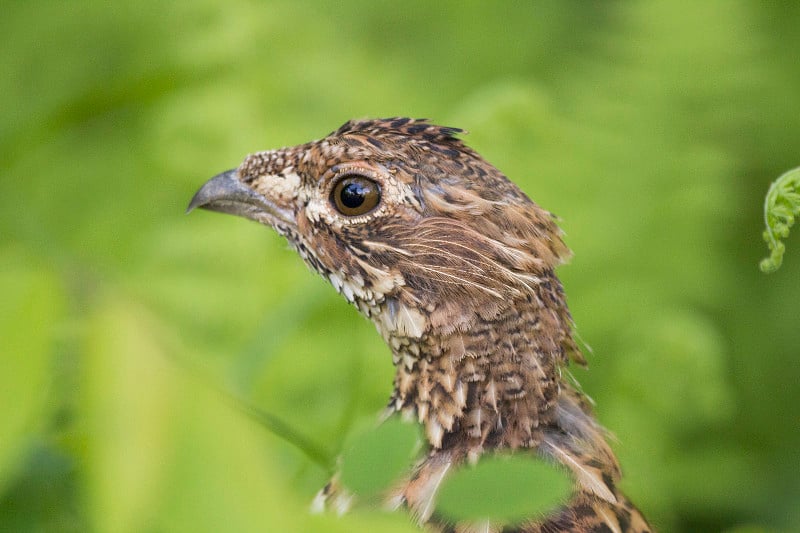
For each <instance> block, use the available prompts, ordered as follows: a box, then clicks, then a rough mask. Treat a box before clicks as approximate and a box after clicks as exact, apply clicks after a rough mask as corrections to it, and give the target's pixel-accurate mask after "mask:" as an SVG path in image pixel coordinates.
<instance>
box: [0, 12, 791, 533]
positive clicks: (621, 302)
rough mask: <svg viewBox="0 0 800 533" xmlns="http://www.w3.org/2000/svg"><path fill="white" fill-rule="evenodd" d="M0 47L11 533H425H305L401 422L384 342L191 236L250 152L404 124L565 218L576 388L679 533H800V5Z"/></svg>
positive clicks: (212, 236) (137, 19)
mask: <svg viewBox="0 0 800 533" xmlns="http://www.w3.org/2000/svg"><path fill="white" fill-rule="evenodd" d="M0 35H2V36H3V46H2V47H0V65H2V71H3V76H2V77H0V102H2V108H3V113H2V118H0V291H2V292H0V294H2V298H0V339H2V343H0V400H1V401H2V405H3V409H2V410H0V530H2V531H21V532H26V531H29V532H33V531H36V532H55V531H59V532H60V531H76V532H77V531H81V532H83V531H98V532H106V531H114V532H123V533H124V532H126V531H130V532H134V531H136V532H138V531H326V532H327V531H332V532H337V531H341V532H356V533H358V532H367V531H387V532H398V533H399V532H411V531H416V529H415V528H414V527H413V526H412V525H411V522H410V520H409V518H408V517H407V516H405V515H404V514H402V513H393V514H387V513H381V512H378V511H375V510H372V511H370V510H369V509H368V508H367V507H368V506H359V508H358V509H357V510H356V511H355V512H354V513H351V514H349V515H347V516H344V517H336V516H330V515H323V516H310V515H309V514H308V512H307V511H308V508H309V504H310V502H311V500H312V498H313V496H314V494H315V493H316V492H317V490H319V488H320V487H322V486H323V485H324V484H325V483H326V482H327V480H328V479H329V476H330V470H331V466H332V465H333V463H334V462H335V458H336V457H338V456H340V455H341V454H342V453H343V452H345V453H346V450H348V449H350V446H351V443H352V439H348V435H352V434H353V432H354V431H355V428H358V427H364V425H368V424H371V423H372V421H373V420H374V419H375V416H376V415H377V413H379V412H380V410H381V409H382V408H383V406H384V405H385V402H386V399H387V397H388V394H389V390H390V388H391V382H392V376H393V372H392V367H391V361H390V356H389V352H388V350H387V348H386V347H385V346H384V345H383V343H382V341H381V339H380V338H379V335H377V334H376V332H375V330H374V328H373V327H372V326H371V325H370V324H369V323H368V322H366V321H365V320H363V319H362V318H361V317H359V316H358V314H357V313H356V312H355V310H354V309H352V308H351V307H349V306H347V305H346V304H345V303H344V302H343V301H342V300H341V299H340V298H339V297H338V295H336V294H335V292H334V291H333V290H332V289H331V288H330V287H328V286H327V284H326V283H325V282H324V281H323V280H321V279H318V278H317V277H316V276H314V275H312V274H311V273H309V272H308V270H307V269H305V268H304V267H303V266H302V263H301V261H300V260H299V258H298V257H297V256H296V254H294V253H293V252H291V251H288V250H287V249H286V248H287V247H286V244H285V242H284V241H282V240H281V238H280V237H279V236H277V235H275V234H274V233H273V232H272V231H270V230H268V229H266V228H263V227H260V226H258V225H256V224H253V223H248V222H246V221H244V220H241V219H235V218H233V217H225V216H221V215H218V214H215V213H207V212H197V213H192V214H191V215H190V216H185V215H184V209H185V207H186V204H187V203H188V201H189V199H190V198H191V195H192V194H193V193H194V191H195V190H196V189H197V188H198V187H199V186H200V185H201V184H202V183H203V182H204V181H205V180H206V179H207V178H209V177H211V176H213V175H214V174H216V173H218V172H220V171H223V170H226V169H228V168H232V167H234V166H236V165H237V164H238V163H239V162H240V161H241V159H242V158H243V157H244V156H245V155H246V154H247V153H249V152H253V151H256V150H260V149H266V148H273V147H278V146H283V145H291V144H296V143H299V142H304V141H306V140H309V139H311V138H316V137H319V136H322V135H324V134H326V133H327V132H329V131H331V130H333V129H335V128H336V127H338V126H339V125H340V124H341V123H343V122H344V121H345V120H347V119H349V118H353V117H366V116H373V117H374V116H394V115H413V116H420V117H431V118H433V119H435V120H436V121H437V122H439V123H444V124H447V125H452V126H458V127H462V128H465V129H466V130H468V131H469V132H470V134H469V135H467V136H466V137H465V140H466V141H467V142H468V143H469V144H470V145H472V146H473V147H475V148H476V149H477V150H479V151H480V152H481V153H482V154H483V155H484V156H486V157H487V159H489V160H490V161H491V162H493V163H494V164H496V165H497V166H498V167H499V168H501V169H502V170H503V171H504V172H505V173H507V174H508V175H509V176H510V177H511V178H512V179H513V180H515V181H516V182H518V183H519V184H520V185H521V187H522V188H523V189H524V190H525V191H526V192H527V193H528V194H529V195H530V196H531V197H532V198H533V199H534V200H535V201H536V202H537V203H539V204H541V205H542V206H544V207H546V208H547V209H549V210H551V211H553V212H555V213H557V214H558V215H559V216H560V218H561V220H562V225H563V227H564V229H565V231H566V232H567V242H568V244H569V245H570V247H571V248H572V249H573V250H574V252H575V257H574V259H573V261H572V263H571V264H570V265H568V266H565V267H562V268H561V269H560V275H561V276H562V279H563V280H564V283H565V286H566V290H567V294H568V295H569V301H570V306H571V309H572V312H573V315H574V318H575V321H576V323H577V324H578V329H579V332H580V336H581V338H582V339H583V340H585V341H586V342H587V343H589V344H590V345H591V346H592V348H593V354H590V355H589V370H588V371H584V370H581V369H572V372H573V373H574V374H575V377H576V379H577V380H578V381H579V382H580V383H581V385H582V387H583V389H584V390H585V391H586V392H587V393H588V394H589V395H590V396H591V397H592V398H593V399H594V400H595V401H596V404H597V407H596V411H597V413H598V416H599V418H600V420H601V421H602V422H603V424H605V425H606V426H608V427H609V428H610V429H611V430H612V432H613V434H614V435H615V439H614V441H613V447H614V449H615V450H616V452H617V453H618V455H619V458H620V460H621V463H622V465H623V471H624V480H623V482H622V487H623V489H624V490H625V491H626V492H627V493H628V494H629V495H630V497H631V499H632V500H633V501H635V502H636V503H637V504H638V505H639V506H640V507H641V508H642V509H643V510H644V511H645V513H646V514H647V515H648V517H649V518H650V519H651V520H652V521H653V522H654V523H655V524H657V525H658V526H660V530H661V531H677V532H680V531H686V532H688V531H762V530H764V531H775V530H778V531H798V530H800V510H798V509H800V508H799V507H798V505H797V502H798V501H800V477H798V476H797V472H798V471H800V424H798V423H797V422H796V420H797V416H796V412H795V406H796V405H797V404H798V401H800V379H798V376H800V357H798V346H800V327H798V319H797V313H796V312H795V308H796V303H797V302H798V301H800V283H798V280H800V257H799V256H798V255H797V254H798V251H800V246H793V244H792V239H793V238H796V235H791V236H789V238H788V239H787V240H786V242H787V246H786V261H785V263H784V265H783V267H782V268H781V270H780V271H779V272H778V273H776V274H775V275H773V276H763V275H761V274H760V272H758V271H757V270H756V269H755V268H753V266H754V265H755V264H756V262H757V261H758V259H759V258H760V256H761V255H762V253H763V250H762V247H763V244H762V243H761V240H760V239H759V236H758V232H757V231H756V228H758V227H759V226H760V224H761V220H762V217H763V215H762V213H761V211H760V204H761V199H762V198H763V191H764V190H765V189H766V187H767V185H768V183H769V182H770V181H771V180H772V179H774V177H775V176H777V175H779V174H780V173H781V172H782V171H783V170H784V169H788V168H794V167H797V165H798V164H799V163H798V159H800V152H798V145H797V139H798V138H800V99H798V98H797V94H798V90H799V89H800V65H798V61H797V50H798V49H800V4H797V5H795V4H792V3H775V4H768V3H763V4H757V3H752V2H743V1H737V0H734V1H728V0H724V1H723V0H717V1H711V2H701V3H682V4H677V3H674V2H668V1H666V0H664V1H656V2H645V3H637V2H595V3H585V2H552V1H548V2H518V3H508V4H506V3H502V4H498V3H489V2H477V1H466V2H464V1H461V2H455V1H445V2H437V3H430V2H420V1H416V0H414V1H411V2H405V3H402V4H398V3H375V2H363V1H342V2H320V3H303V2H295V1H288V0H287V1H276V2H247V1H244V0H233V1H230V2H226V3H219V2H210V1H207V0H200V1H197V2H155V1H154V0H142V1H140V2H136V3H130V4H109V3H107V2H97V1H94V0H85V1H82V2H47V1H43V0H34V1H30V2H6V3H5V4H4V6H3V16H2V17H0ZM795 176H796V174H795ZM795 179H796V178H795ZM787 193H789V194H787ZM796 193H797V187H796V181H795V182H794V185H791V186H788V185H787V187H784V188H781V189H779V190H778V191H777V194H776V195H773V196H772V198H774V201H773V200H769V199H768V206H769V209H768V214H767V224H768V228H769V230H768V231H771V232H772V234H773V235H774V237H773V240H772V241H771V242H774V243H775V244H777V245H780V249H781V250H783V248H782V247H783V243H782V242H780V240H781V239H785V238H786V231H784V230H781V229H780V228H781V227H785V228H786V230H788V227H789V225H790V222H791V220H792V219H791V217H790V216H787V215H789V214H791V215H792V216H796V209H795V208H793V207H791V206H795V207H796V204H797V202H796V200H797V197H796V196H791V194H796ZM791 198H794V201H792V200H791ZM787 201H788V202H789V203H785V202H787ZM770 202H772V203H770ZM772 206H776V207H778V208H779V209H778V210H775V209H774V208H773V207H772ZM781 206H783V207H781ZM781 209H782V210H781ZM770 213H771V214H770ZM770 217H772V218H770ZM781 225H783V226H781ZM778 249H779V247H778V246H774V247H773V248H771V250H772V251H773V253H775V251H776V250H778ZM777 257H779V256H776V259H777ZM776 264H777V263H776ZM231 398H234V399H236V400H235V401H231ZM242 402H244V403H242ZM280 435H283V436H285V437H287V438H283V437H281V436H280ZM369 438H372V437H363V439H366V440H367V441H369ZM287 439H288V440H287ZM375 439H377V442H378V443H380V438H379V437H375ZM355 442H356V443H359V442H361V439H359V438H356V439H355ZM371 442H373V444H374V443H375V442H376V441H375V440H373V441H371ZM367 444H369V442H368V443H367ZM356 445H357V444H356ZM401 448H402V447H401ZM406 452H407V449H406ZM345 457H347V455H345ZM404 457H407V455H406V456H404ZM394 458H395V459H397V461H401V459H402V458H403V457H401V456H400V455H398V456H394ZM531 464H536V463H531ZM392 465H396V463H392ZM392 465H390V466H392ZM392 468H394V466H392ZM533 468H535V467H533ZM390 470H391V468H390ZM532 475H533V474H532ZM357 479H362V478H358V477H357ZM382 479H383V478H380V479H378V478H376V485H380V484H381V483H382ZM366 481H367V482H369V480H366ZM359 482H360V481H356V483H359ZM379 482H380V483H379ZM376 488H378V487H377V486H371V485H369V484H367V486H366V488H363V487H362V490H363V491H365V492H369V491H371V490H374V489H376ZM512 511H513V510H512ZM501 512H503V511H501ZM511 515H513V512H511Z"/></svg>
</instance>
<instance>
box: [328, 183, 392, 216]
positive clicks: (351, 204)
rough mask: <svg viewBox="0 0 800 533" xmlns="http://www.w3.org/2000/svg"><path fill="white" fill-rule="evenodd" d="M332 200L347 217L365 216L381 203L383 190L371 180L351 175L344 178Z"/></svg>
mask: <svg viewBox="0 0 800 533" xmlns="http://www.w3.org/2000/svg"><path fill="white" fill-rule="evenodd" d="M331 200H332V201H333V205H334V206H336V209H337V210H338V211H339V212H340V213H342V214H343V215H347V216H350V217H352V216H358V215H365V214H367V213H369V212H370V211H372V210H373V209H375V206H377V205H378V202H380V201H381V188H380V186H379V185H378V184H377V183H376V182H374V181H372V180H371V179H368V178H365V177H364V176H359V175H356V174H351V175H348V176H344V177H342V179H340V180H339V182H338V183H336V185H335V186H334V188H333V192H332V193H331Z"/></svg>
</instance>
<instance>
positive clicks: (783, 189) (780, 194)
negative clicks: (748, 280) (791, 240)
mask: <svg viewBox="0 0 800 533" xmlns="http://www.w3.org/2000/svg"><path fill="white" fill-rule="evenodd" d="M798 215H800V168H796V169H794V170H790V171H789V172H787V173H785V174H784V175H782V176H781V177H780V178H778V179H777V180H775V181H774V182H773V183H772V185H770V187H769V191H767V197H766V198H765V199H764V223H765V224H766V226H767V229H765V230H764V241H766V243H767V246H769V251H770V254H769V257H767V258H765V259H762V260H761V263H759V267H760V268H761V270H762V271H763V272H766V273H768V274H769V273H772V272H775V271H776V270H778V269H779V268H780V267H781V263H782V262H783V254H784V252H786V245H785V244H783V243H782V242H781V239H785V238H786V237H788V236H789V229H790V228H791V227H792V225H794V219H795V217H797V216H798Z"/></svg>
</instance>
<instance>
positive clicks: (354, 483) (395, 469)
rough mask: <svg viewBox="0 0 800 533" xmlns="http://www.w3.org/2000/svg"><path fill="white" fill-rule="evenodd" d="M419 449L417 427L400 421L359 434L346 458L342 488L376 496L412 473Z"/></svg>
mask: <svg viewBox="0 0 800 533" xmlns="http://www.w3.org/2000/svg"><path fill="white" fill-rule="evenodd" d="M419 447H420V436H419V429H418V427H417V426H416V424H411V423H407V422H403V421H402V420H400V419H399V418H397V417H395V418H390V419H389V420H387V421H385V422H384V423H383V424H381V425H379V426H378V427H376V428H374V429H371V430H368V431H363V432H359V433H358V434H356V436H355V438H354V439H353V444H351V445H350V446H349V447H348V448H347V450H346V451H345V452H344V454H343V455H342V469H341V480H342V484H343V485H344V486H345V487H347V488H348V490H351V491H353V492H354V493H356V494H358V495H359V496H361V497H364V498H370V497H372V496H376V495H378V494H379V493H380V492H381V491H382V490H384V489H386V488H388V487H389V486H390V485H391V484H392V483H393V482H396V481H397V480H398V479H399V478H400V476H401V475H402V474H403V473H406V472H409V471H410V468H411V466H412V465H413V462H414V456H415V455H416V452H417V451H418V450H419Z"/></svg>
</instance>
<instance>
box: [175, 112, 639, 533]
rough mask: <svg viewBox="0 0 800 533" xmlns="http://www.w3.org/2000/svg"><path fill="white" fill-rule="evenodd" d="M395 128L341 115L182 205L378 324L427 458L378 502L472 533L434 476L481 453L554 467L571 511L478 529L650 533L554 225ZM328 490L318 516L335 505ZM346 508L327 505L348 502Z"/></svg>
mask: <svg viewBox="0 0 800 533" xmlns="http://www.w3.org/2000/svg"><path fill="white" fill-rule="evenodd" d="M464 133H465V132H464V130H461V129H459V128H454V127H446V126H439V125H436V124H434V123H432V122H430V121H428V120H427V119H412V118H405V117H395V118H385V119H362V120H350V121H348V122H346V123H345V124H344V125H342V126H341V127H339V128H338V129H337V130H335V131H333V132H331V133H330V134H328V135H327V136H325V137H323V138H321V139H319V140H315V141H311V142H308V143H305V144H301V145H298V146H293V147H286V148H280V149H274V150H267V151H259V152H255V153H252V154H251V155H248V156H247V157H246V158H245V159H244V161H243V162H242V163H241V164H240V165H239V166H238V167H237V168H235V169H232V170H229V171H226V172H223V173H220V174H218V175H217V176H215V177H213V178H212V179H210V180H209V181H207V182H206V183H205V184H204V185H202V187H201V188H200V189H199V190H198V191H197V192H196V194H195V195H194V197H193V198H192V200H191V202H190V204H189V208H188V210H189V211H191V210H193V209H195V208H202V209H206V210H211V211H217V212H222V213H228V214H233V215H237V216H241V217H244V218H247V219H250V220H253V221H256V222H259V223H261V224H264V225H266V226H269V227H271V228H273V229H274V230H275V231H276V232H277V233H279V234H280V235H282V236H283V237H285V238H286V240H287V241H288V243H289V245H290V247H291V248H293V249H294V250H296V251H297V252H298V254H299V255H300V257H301V258H302V259H303V261H304V262H305V263H306V264H307V265H308V266H309V267H310V268H311V269H312V270H314V271H316V272H317V273H319V274H320V275H321V276H322V277H323V278H326V279H327V280H328V281H329V282H330V283H331V285H333V287H334V288H335V289H336V291H337V292H339V293H340V294H341V295H342V296H343V297H344V298H345V299H346V300H347V301H348V302H349V303H350V304H352V305H353V306H355V307H356V308H357V309H358V310H359V311H360V313H361V314H362V315H364V316H365V317H366V318H367V319H369V320H371V321H372V322H373V323H374V325H375V326H376V328H377V330H378V332H379V333H380V334H381V336H382V337H383V339H384V341H385V342H386V344H387V345H388V347H389V349H390V350H391V354H392V362H393V364H394V367H395V376H394V380H393V390H392V393H391V396H390V399H389V402H388V407H387V409H388V411H389V412H392V413H400V414H401V415H403V416H406V417H410V418H413V419H416V420H417V421H418V422H419V423H420V424H421V426H422V427H423V428H424V439H425V440H426V441H427V446H428V451H427V453H426V455H425V457H424V458H422V459H421V460H420V461H419V463H418V464H416V466H414V467H413V471H412V472H411V473H410V474H409V475H408V477H407V479H405V480H404V481H403V483H401V484H400V486H399V488H398V489H396V490H395V491H394V493H393V494H392V495H391V496H390V497H389V498H388V499H389V500H390V501H391V505H393V506H394V507H400V506H404V507H406V508H407V509H409V510H410V512H411V513H412V514H413V515H414V516H415V518H416V520H417V521H418V523H419V524H420V525H421V526H423V527H426V528H428V529H429V530H430V531H442V532H454V533H467V532H469V531H477V530H478V527H477V526H476V525H475V524H471V523H463V522H459V523H455V524H454V523H452V521H449V520H448V519H447V518H446V517H443V516H441V515H440V514H439V513H437V511H436V506H435V499H436V491H437V489H438V487H439V486H440V482H441V480H442V478H443V477H444V476H446V475H448V473H449V472H452V471H453V470H455V469H457V468H464V467H466V465H469V464H474V463H476V462H477V461H479V460H480V458H481V457H482V456H484V455H486V454H489V453H501V452H509V453H529V454H531V455H532V456H535V457H537V458H540V459H543V460H545V461H549V462H551V463H554V464H557V465H561V466H562V467H564V469H565V471H567V472H568V473H569V474H570V476H571V479H572V480H573V482H574V490H573V491H572V493H571V495H570V496H569V499H568V501H565V502H564V503H563V504H562V505H560V506H558V507H557V508H555V509H553V510H552V512H550V513H547V514H545V515H544V516H535V517H530V518H529V519H526V520H523V521H521V522H518V523H515V524H496V523H487V524H484V525H483V528H482V529H480V530H481V531H497V532H500V531H503V532H512V531H513V532H519V533H534V532H539V533H545V532H548V533H554V532H562V531H563V532H566V531H572V532H579V533H588V532H597V533H599V532H636V533H643V532H649V531H653V528H652V527H651V526H650V524H649V523H648V521H647V520H646V519H645V517H644V516H643V514H642V513H641V512H640V511H639V510H638V509H637V508H636V507H635V506H634V505H633V504H632V503H631V502H630V501H629V500H628V499H627V497H626V496H625V495H624V494H623V493H622V491H621V490H620V489H619V487H618V482H619V480H620V476H621V474H620V467H619V464H618V461H617V459H616V457H615V455H614V453H613V452H612V450H611V448H610V447H609V445H608V443H607V436H608V435H607V431H606V430H605V429H604V428H603V427H602V426H601V425H600V424H599V422H598V421H597V419H596V418H595V416H594V414H593V412H592V407H591V402H590V401H589V399H588V398H587V397H586V396H585V395H584V394H583V393H582V392H581V391H580V388H579V387H578V386H577V384H576V383H575V382H574V380H571V379H570V378H569V373H568V371H567V370H566V368H567V366H568V365H569V364H575V365H581V366H583V365H585V364H586V361H585V359H584V357H583V355H582V353H581V349H580V347H579V344H578V342H577V341H576V334H575V332H574V324H573V320H572V317H571V315H570V311H569V309H568V307H567V303H566V296H565V293H564V289H563V286H562V284H561V282H560V280H559V278H558V277H557V275H556V273H555V269H556V267H557V266H559V265H560V264H562V263H564V262H565V261H566V260H567V259H568V258H569V257H570V255H571V252H570V251H569V249H568V248H567V246H566V245H565V243H564V240H563V232H562V231H561V229H560V228H559V226H558V224H557V222H558V220H557V218H556V217H555V215H553V214H552V213H550V212H548V211H546V210H545V209H543V208H542V207H540V206H539V205H537V204H536V203H534V202H533V201H532V200H531V199H530V198H529V197H528V196H527V195H526V194H525V193H524V192H523V191H522V190H521V189H520V188H519V187H518V186H517V185H516V184H514V183H513V182H512V181H511V180H510V179H509V178H508V177H506V176H505V175H504V174H503V173H502V172H501V171H500V170H498V169H497V168H495V167H494V166H493V165H491V164H490V163H489V162H487V161H486V160H485V159H484V158H483V157H481V156H480V155H479V154H478V153H477V152H476V151H474V150H473V149H471V148H470V147H468V146H467V144H466V143H465V142H464V141H463V140H462V138H461V137H462V134H464ZM339 490H342V489H341V488H340V487H337V486H336V484H335V483H334V482H332V483H329V484H328V485H327V486H326V487H325V488H324V489H323V490H322V491H321V492H320V494H319V495H318V497H317V500H316V502H317V503H318V504H319V506H320V507H325V506H328V507H333V506H336V505H337V503H336V502H337V494H338V491H339ZM342 501H346V500H343V499H341V498H340V499H339V500H338V503H339V504H342Z"/></svg>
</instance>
